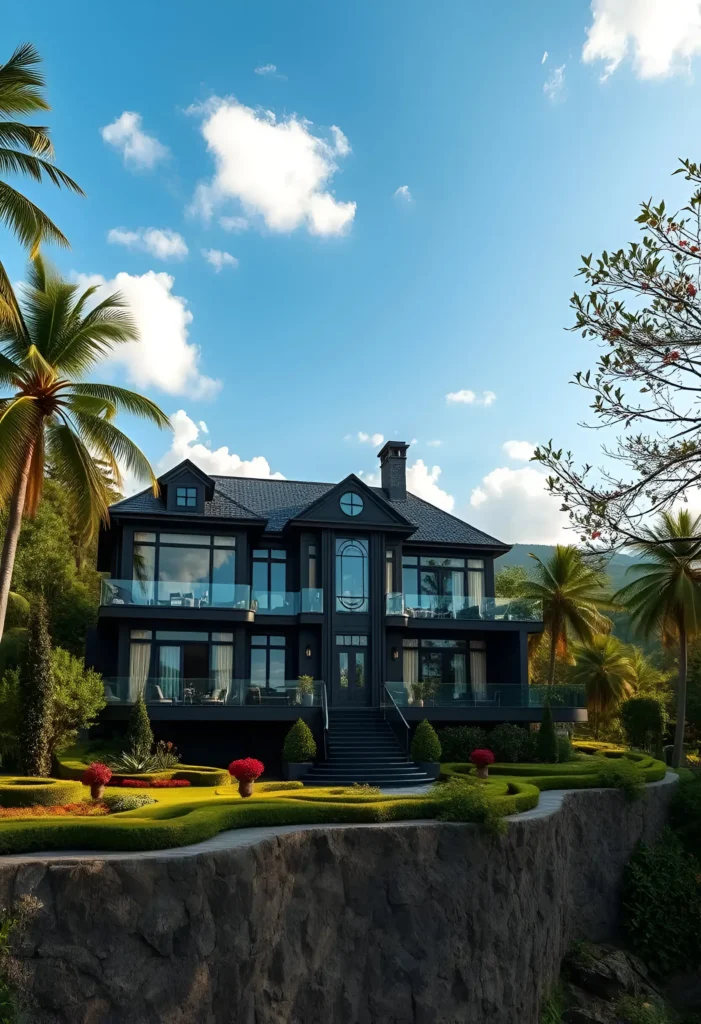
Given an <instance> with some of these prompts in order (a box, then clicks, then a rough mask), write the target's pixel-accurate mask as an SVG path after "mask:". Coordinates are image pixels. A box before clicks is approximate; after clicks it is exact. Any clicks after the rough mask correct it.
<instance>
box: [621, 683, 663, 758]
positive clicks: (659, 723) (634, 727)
mask: <svg viewBox="0 0 701 1024" xmlns="http://www.w3.org/2000/svg"><path fill="white" fill-rule="evenodd" d="M619 715H620V717H621V722H622V724H623V728H624V730H625V734H626V737H627V739H628V742H629V743H630V745H631V747H638V748H639V749H641V750H649V751H654V752H655V753H659V752H660V751H661V748H662V736H663V733H664V730H665V724H666V714H665V708H664V704H663V703H662V702H661V701H660V700H659V699H658V698H657V697H630V698H629V699H628V700H625V701H623V703H622V704H621V706H620V709H619Z"/></svg>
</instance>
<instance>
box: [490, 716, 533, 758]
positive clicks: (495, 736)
mask: <svg viewBox="0 0 701 1024" xmlns="http://www.w3.org/2000/svg"><path fill="white" fill-rule="evenodd" d="M529 746H530V744H529V737H528V733H527V732H526V730H525V729H522V728H521V726H520V725H510V724H509V723H508V722H503V723H502V724H501V725H498V726H497V727H496V728H495V729H492V731H491V732H490V734H489V736H488V737H487V747H488V748H489V749H490V750H491V751H492V752H493V754H494V757H495V758H496V760H497V761H505V762H507V763H509V762H510V763H516V762H517V761H525V760H526V757H527V755H528V752H529Z"/></svg>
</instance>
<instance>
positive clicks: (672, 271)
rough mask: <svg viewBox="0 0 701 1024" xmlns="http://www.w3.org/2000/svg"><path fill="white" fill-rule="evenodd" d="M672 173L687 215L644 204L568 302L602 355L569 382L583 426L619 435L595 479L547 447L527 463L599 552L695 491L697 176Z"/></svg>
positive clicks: (697, 170) (699, 384)
mask: <svg viewBox="0 0 701 1024" xmlns="http://www.w3.org/2000/svg"><path fill="white" fill-rule="evenodd" d="M674 173H675V174H683V175H684V176H685V179H686V181H689V182H691V184H692V188H693V191H692V194H691V197H690V199H689V202H688V205H687V206H685V207H684V208H683V209H682V210H681V211H679V212H678V213H675V214H672V215H670V214H668V213H667V210H666V207H665V204H664V202H660V203H659V204H658V205H655V204H654V203H653V202H652V200H650V201H649V202H646V203H643V204H642V206H641V212H640V215H639V216H638V218H637V223H638V224H640V226H641V230H642V233H643V234H642V240H641V241H637V242H631V243H630V244H629V245H628V246H627V248H622V249H618V250H617V251H615V252H612V253H608V252H603V253H602V255H601V257H600V258H599V259H596V260H594V259H592V256H591V255H589V256H583V257H582V266H581V268H580V270H579V275H580V276H581V277H583V279H584V281H585V282H586V285H587V292H586V293H585V294H583V295H579V294H577V293H575V294H574V295H573V296H572V299H571V307H572V309H573V311H574V314H575V321H576V322H575V324H574V326H573V328H572V330H576V331H580V330H581V332H582V335H583V337H585V338H586V337H592V338H596V339H598V341H599V343H600V346H601V348H602V350H603V351H601V354H600V355H599V358H598V360H597V363H596V366H595V368H594V369H593V370H587V371H586V372H583V371H580V372H578V373H576V374H575V383H576V384H578V385H579V386H580V387H582V388H583V389H584V390H585V391H587V392H589V393H590V395H591V398H592V404H591V408H592V410H593V413H594V422H593V423H591V424H588V425H589V426H595V427H613V428H617V429H620V430H621V431H622V433H621V434H620V435H619V436H618V438H617V440H616V441H615V442H614V443H613V444H611V445H604V446H603V447H602V453H603V455H604V458H605V465H604V466H602V467H601V468H600V469H599V470H598V471H595V470H593V467H592V466H591V465H583V466H579V465H577V464H576V461H575V459H574V456H573V454H572V452H564V451H563V450H562V449H561V448H558V447H557V446H556V445H555V444H553V442H552V441H550V442H548V444H546V445H541V446H540V447H539V448H537V449H536V452H535V455H534V458H535V460H536V461H538V462H540V463H541V464H542V465H544V466H546V467H547V468H548V469H549V470H550V471H551V475H550V476H549V478H548V486H549V488H550V490H551V491H552V492H553V493H554V494H555V495H557V496H558V497H559V498H561V500H562V509H563V511H565V512H567V513H569V517H570V520H571V523H572V526H573V527H574V528H578V529H579V530H580V532H581V536H582V540H586V541H587V542H588V544H589V546H590V547H596V548H597V549H599V550H601V549H604V550H614V549H615V548H617V547H621V546H623V545H625V544H626V543H635V542H636V541H639V540H641V539H643V537H644V533H643V529H644V527H643V525H642V524H643V523H644V521H645V520H646V519H647V518H648V517H649V516H650V514H651V513H654V512H657V511H660V510H663V509H668V508H669V507H670V506H671V505H672V504H673V503H674V502H676V501H679V500H685V499H686V497H687V495H688V492H689V490H690V489H691V488H695V487H698V486H699V485H700V484H701V402H700V400H701V297H700V296H699V294H698V293H699V288H701V280H700V276H701V166H699V165H697V164H694V163H691V162H690V161H689V160H685V161H682V162H681V166H680V167H679V168H678V169H677V170H676V171H675V172H674ZM597 541H598V542H599V543H598V544H593V543H592V542H597Z"/></svg>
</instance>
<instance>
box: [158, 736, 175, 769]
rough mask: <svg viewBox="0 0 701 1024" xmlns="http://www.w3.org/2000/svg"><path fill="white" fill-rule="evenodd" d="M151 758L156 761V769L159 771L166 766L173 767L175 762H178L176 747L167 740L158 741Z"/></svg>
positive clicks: (166, 767)
mask: <svg viewBox="0 0 701 1024" xmlns="http://www.w3.org/2000/svg"><path fill="white" fill-rule="evenodd" d="M153 758H154V761H155V762H156V769H157V770H158V771H160V772H162V771H165V770H166V769H168V768H175V766H176V765H177V764H180V754H179V753H178V748H177V747H176V746H175V744H174V743H171V742H170V741H169V740H159V741H158V743H157V744H156V749H155V750H154V752H153Z"/></svg>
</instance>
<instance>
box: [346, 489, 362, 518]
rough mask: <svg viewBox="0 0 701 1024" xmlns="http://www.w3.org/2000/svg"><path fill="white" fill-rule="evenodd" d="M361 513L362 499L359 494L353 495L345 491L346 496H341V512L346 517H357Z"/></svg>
mask: <svg viewBox="0 0 701 1024" xmlns="http://www.w3.org/2000/svg"><path fill="white" fill-rule="evenodd" d="M362 511H363V499H362V498H361V497H360V495H359V494H353V492H352V491H347V492H346V494H344V495H342V496H341V512H345V514H346V515H347V516H357V515H360V513H361V512H362Z"/></svg>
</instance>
